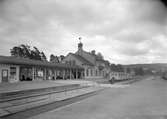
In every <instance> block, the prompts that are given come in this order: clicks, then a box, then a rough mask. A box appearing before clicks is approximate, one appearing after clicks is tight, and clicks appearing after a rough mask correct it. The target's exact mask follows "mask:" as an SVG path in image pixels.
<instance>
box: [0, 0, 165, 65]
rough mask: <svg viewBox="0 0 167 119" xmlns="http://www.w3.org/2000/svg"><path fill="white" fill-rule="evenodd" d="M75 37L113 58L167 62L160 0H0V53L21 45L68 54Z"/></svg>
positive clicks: (113, 60)
mask: <svg viewBox="0 0 167 119" xmlns="http://www.w3.org/2000/svg"><path fill="white" fill-rule="evenodd" d="M78 37H82V42H83V44H84V49H85V50H86V51H91V50H96V52H101V53H102V54H103V55H104V57H105V59H107V60H109V61H110V62H111V63H122V64H132V63H157V62H167V8H166V7H165V5H164V4H163V3H162V2H161V1H160V0H0V55H10V52H9V51H10V49H11V48H12V47H13V46H15V45H19V44H29V45H33V46H37V47H38V48H39V49H40V50H42V51H44V52H45V54H46V55H47V57H49V55H50V54H51V53H53V54H55V55H61V54H63V55H67V54H68V53H69V52H75V51H76V50H77V43H78V42H79V41H78Z"/></svg>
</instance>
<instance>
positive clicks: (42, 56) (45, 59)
mask: <svg viewBox="0 0 167 119" xmlns="http://www.w3.org/2000/svg"><path fill="white" fill-rule="evenodd" d="M40 54H41V60H42V61H47V58H46V55H45V54H44V52H41V53H40Z"/></svg>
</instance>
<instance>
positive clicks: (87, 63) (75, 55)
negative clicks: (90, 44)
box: [70, 53, 94, 66]
mask: <svg viewBox="0 0 167 119" xmlns="http://www.w3.org/2000/svg"><path fill="white" fill-rule="evenodd" d="M70 54H71V55H73V56H74V57H76V58H77V59H78V60H80V61H81V62H82V63H83V64H85V65H90V66H94V64H93V63H91V62H89V61H88V60H87V59H85V58H84V57H82V56H80V55H77V54H73V53H70Z"/></svg>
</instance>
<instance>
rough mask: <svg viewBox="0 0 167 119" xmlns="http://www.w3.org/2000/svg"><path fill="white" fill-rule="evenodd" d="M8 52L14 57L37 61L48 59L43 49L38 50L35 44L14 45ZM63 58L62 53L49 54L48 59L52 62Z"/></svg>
mask: <svg viewBox="0 0 167 119" xmlns="http://www.w3.org/2000/svg"><path fill="white" fill-rule="evenodd" d="M10 54H11V56H14V57H21V58H28V59H33V60H39V61H48V60H47V57H46V55H45V53H44V52H43V51H40V50H39V49H38V48H37V47H35V46H30V45H25V44H21V45H18V46H14V47H13V48H12V49H10ZM64 58H65V56H64V55H60V56H56V55H53V54H51V55H50V59H49V61H50V62H52V63H60V62H61V61H62V60H63V59H64Z"/></svg>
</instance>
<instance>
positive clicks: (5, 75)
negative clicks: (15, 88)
mask: <svg viewBox="0 0 167 119" xmlns="http://www.w3.org/2000/svg"><path fill="white" fill-rule="evenodd" d="M2 82H8V70H7V69H2Z"/></svg>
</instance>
